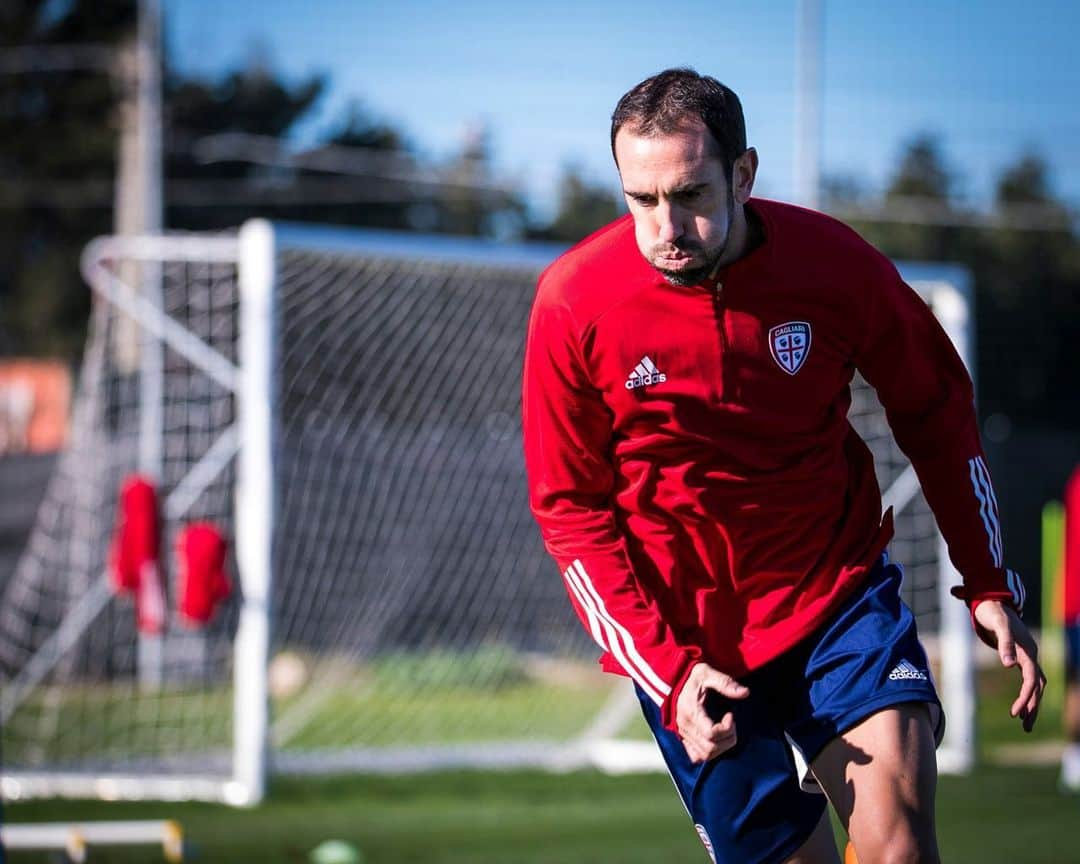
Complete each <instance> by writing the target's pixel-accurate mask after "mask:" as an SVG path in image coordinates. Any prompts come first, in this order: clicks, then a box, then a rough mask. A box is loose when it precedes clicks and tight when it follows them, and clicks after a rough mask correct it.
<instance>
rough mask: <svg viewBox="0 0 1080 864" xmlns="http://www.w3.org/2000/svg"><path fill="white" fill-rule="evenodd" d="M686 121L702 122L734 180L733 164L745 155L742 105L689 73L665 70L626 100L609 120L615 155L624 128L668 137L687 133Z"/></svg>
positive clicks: (727, 89) (722, 87)
mask: <svg viewBox="0 0 1080 864" xmlns="http://www.w3.org/2000/svg"><path fill="white" fill-rule="evenodd" d="M688 120H690V121H692V120H700V121H701V122H702V123H703V124H704V125H705V128H706V129H708V130H709V132H710V133H711V134H712V137H713V140H714V141H715V142H716V145H717V147H718V148H719V150H720V160H721V162H722V163H723V165H724V172H725V174H726V175H727V176H728V177H730V176H731V171H732V168H733V167H734V165H735V160H736V159H738V158H739V157H740V156H742V154H743V153H745V152H746V122H745V121H744V120H743V110H742V103H741V102H739V97H738V96H736V95H735V91H734V90H732V89H731V88H730V87H726V86H725V85H723V84H721V83H720V82H719V81H717V80H716V79H715V78H712V77H710V76H708V75H699V74H698V73H697V72H695V71H694V70H693V69H690V68H687V67H682V68H678V69H665V70H664V71H663V72H661V73H660V74H659V75H653V76H652V77H651V78H646V79H645V80H644V81H642V82H641V83H640V84H638V85H637V86H636V87H634V88H632V89H631V90H629V91H627V92H626V93H625V94H624V95H623V97H622V98H621V99H620V100H619V104H618V105H616V106H615V113H613V114H612V115H611V154H612V156H614V155H615V136H616V135H618V134H619V130H620V129H622V128H623V126H629V127H630V128H631V129H632V130H633V131H634V132H637V133H639V134H641V135H646V136H652V135H665V134H669V133H671V132H676V131H678V130H679V129H682V128H685V126H686V125H687V121H688ZM615 161H616V163H618V161H619V160H618V157H616V159H615Z"/></svg>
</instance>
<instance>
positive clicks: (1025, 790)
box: [5, 671, 1080, 864]
mask: <svg viewBox="0 0 1080 864" xmlns="http://www.w3.org/2000/svg"><path fill="white" fill-rule="evenodd" d="M1013 686H1014V684H1013V678H1012V675H1011V674H1009V675H1006V674H1003V673H1001V672H997V671H991V672H987V673H984V674H983V676H982V679H981V681H980V695H981V704H980V734H981V752H982V753H983V756H984V759H983V764H982V766H981V767H980V768H979V769H978V770H977V771H976V772H975V773H973V774H972V775H971V776H969V777H964V778H956V777H944V778H942V780H941V783H940V788H939V800H938V821H939V834H940V839H941V847H942V853H943V857H944V860H945V861H947V862H951V864H982V862H1010V864H1038V862H1046V864H1074V862H1075V864H1080V796H1072V797H1069V796H1064V795H1061V794H1060V793H1059V792H1058V791H1057V768H1056V765H1053V764H1037V763H1038V762H1039V761H1040V758H1039V757H1040V755H1041V754H1044V753H1045V752H1046V751H1047V750H1048V749H1049V750H1051V751H1052V750H1053V745H1054V741H1055V740H1056V739H1059V738H1060V714H1059V710H1060V709H1059V705H1060V701H1059V700H1058V699H1056V698H1054V695H1053V691H1052V694H1051V699H1050V704H1048V705H1047V710H1046V711H1045V712H1044V714H1043V716H1041V717H1040V720H1039V726H1038V727H1037V731H1036V733H1035V734H1033V735H1031V736H1024V735H1023V733H1022V732H1021V731H1020V730H1019V724H1017V723H1016V722H1015V721H1009V720H1008V718H1007V716H1006V712H1007V705H1008V701H1009V699H1010V693H1011V691H1012V689H1013ZM1018 748H1019V749H1018ZM1002 754H1008V758H1009V759H1010V761H1013V762H1019V763H1020V764H1010V765H1003V764H997V763H998V762H999V761H1000V760H1001V758H1002ZM1025 754H1030V758H1026V756H1025ZM1041 761H1043V762H1044V763H1045V762H1046V760H1045V758H1044V759H1042V760H1041ZM5 817H6V819H7V820H8V821H10V822H28V821H39V820H41V821H46V820H48V821H51V820H80V819H85V820H90V819H129V818H131V819H136V818H138V819H141V818H146V819H151V818H171V819H176V820H179V821H180V822H181V824H182V825H183V827H184V830H185V834H186V836H187V838H188V840H189V841H190V844H191V847H192V851H193V853H194V857H193V858H192V859H191V860H197V861H207V862H248V861H251V862H266V864H276V862H304V861H306V860H307V855H308V852H309V851H310V850H311V849H312V848H313V847H314V846H315V845H316V844H318V843H319V842H321V841H323V840H326V839H328V838H340V839H343V840H347V841H349V842H351V843H353V844H355V845H356V846H358V847H359V848H360V849H362V851H363V853H364V861H365V862H366V864H391V862H394V864H406V862H425V864H497V862H498V864H502V862H507V864H511V862H513V864H606V862H612V864H618V862H625V864H633V862H642V864H645V862H648V864H658V862H681V861H687V862H704V861H706V858H705V856H704V854H703V852H702V849H701V847H700V844H699V843H698V841H697V838H696V836H695V835H694V832H693V831H692V829H691V828H690V826H689V824H688V823H687V820H686V814H685V812H684V811H683V809H682V806H681V805H680V804H679V802H678V800H677V798H676V797H675V793H674V791H673V789H672V787H671V781H670V780H669V779H668V778H667V777H666V776H664V775H660V774H654V775H638V776H628V777H607V776H603V775H601V774H598V773H595V772H576V773H571V774H564V775H555V774H545V773H541V772H524V771H519V772H511V773H480V772H452V773H441V774H436V775H426V776H420V777H396V778H387V777H349V778H328V779H320V780H303V781H301V780H295V779H288V780H285V779H279V780H277V781H275V782H274V784H273V786H272V789H271V794H270V796H269V798H268V800H267V801H266V802H265V803H264V804H263V805H262V806H261V807H258V808H256V809H253V810H249V811H236V810H228V809H226V808H223V807H217V806H212V805H206V804H185V805H177V804H169V805H163V804H138V805H136V804H119V803H116V804H106V803H99V802H28V803H24V804H19V805H16V806H9V807H7V809H6V812H5ZM9 860H10V861H11V862H13V864H19V862H31V861H46V860H49V858H48V857H47V856H46V855H45V854H44V853H34V854H30V853H22V854H18V855H16V854H11V855H10V856H9ZM90 860H91V861H94V862H136V861H139V862H145V861H160V860H162V858H161V853H160V851H158V850H151V849H149V848H148V847H142V848H129V849H119V848H116V849H104V848H101V849H94V850H92V852H91V858H90Z"/></svg>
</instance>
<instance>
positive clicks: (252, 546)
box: [227, 219, 277, 805]
mask: <svg viewBox="0 0 1080 864" xmlns="http://www.w3.org/2000/svg"><path fill="white" fill-rule="evenodd" d="M274 247H275V239H274V229H273V227H272V226H271V225H270V223H269V222H265V221H263V220H261V219H256V220H252V221H251V222H247V223H245V224H244V226H243V227H242V228H241V229H240V261H239V274H238V275H239V280H240V346H239V347H240V370H241V385H240V391H239V393H238V394H237V401H236V408H237V412H236V413H237V422H238V423H239V426H240V441H241V448H240V458H239V461H238V463H237V466H236V495H235V500H236V519H235V526H236V528H235V530H236V565H237V568H238V569H239V576H240V584H241V592H240V593H241V596H242V597H243V606H242V607H241V609H240V621H239V624H238V626H237V630H236V642H235V652H236V654H235V657H236V659H235V663H234V669H235V673H234V677H235V683H234V691H235V722H234V724H233V729H234V736H235V743H234V749H233V753H234V769H233V777H234V781H233V784H232V787H231V794H232V799H231V800H230V802H229V803H232V804H238V805H252V804H257V803H258V802H259V800H260V799H261V798H262V796H263V791H264V789H265V784H266V761H267V748H268V746H269V743H268V742H269V729H270V724H269V709H270V696H269V684H268V680H267V677H268V674H269V671H268V667H269V660H270V611H271V610H270V603H271V597H272V585H273V555H272V549H273V537H274V498H275V494H274V493H275V489H274V459H273V450H274V435H275V432H274V430H275V425H276V421H275V416H276V403H277V399H276V397H275V393H274V334H275V321H276V313H275V305H276V297H275V295H276V284H275V283H276V276H277V274H276V272H275V266H276V265H275V248H274ZM227 794H230V790H227Z"/></svg>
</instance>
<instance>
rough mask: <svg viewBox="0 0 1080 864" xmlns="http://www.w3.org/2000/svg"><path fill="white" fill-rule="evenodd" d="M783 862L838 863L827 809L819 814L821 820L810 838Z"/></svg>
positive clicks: (790, 863)
mask: <svg viewBox="0 0 1080 864" xmlns="http://www.w3.org/2000/svg"><path fill="white" fill-rule="evenodd" d="M784 864H840V856H839V855H838V854H837V852H836V838H835V837H833V830H832V821H831V820H830V819H829V811H828V810H826V811H825V812H824V813H822V814H821V820H820V821H819V822H818V824H817V828H815V829H814V833H813V834H811V835H810V839H809V840H807V841H806V842H805V843H803V845H802V846H800V847H799V851H798V852H796V853H795V854H794V855H792V856H791V857H790V858H788V859H787V861H785V862H784Z"/></svg>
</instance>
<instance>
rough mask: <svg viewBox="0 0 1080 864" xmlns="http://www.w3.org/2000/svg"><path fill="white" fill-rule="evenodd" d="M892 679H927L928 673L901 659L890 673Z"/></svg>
mask: <svg viewBox="0 0 1080 864" xmlns="http://www.w3.org/2000/svg"><path fill="white" fill-rule="evenodd" d="M889 680H890V681H925V680H926V674H925V673H923V672H920V671H919V670H918V669H916V668H915V667H914V666H912V665H911V664H910V663H908V661H907V660H901V661H900V662H899V663H897V664H896V668H895V669H893V670H892V672H890V673H889Z"/></svg>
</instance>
